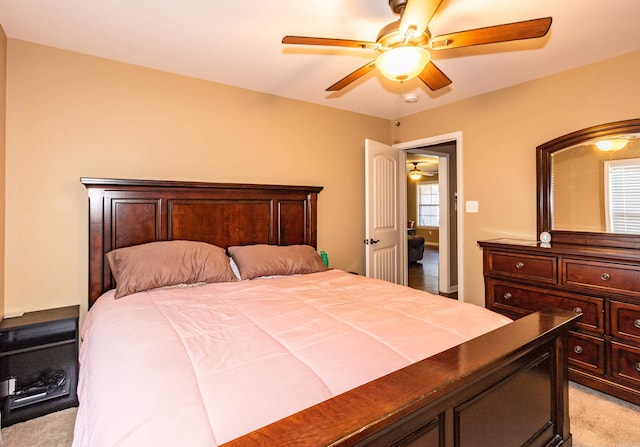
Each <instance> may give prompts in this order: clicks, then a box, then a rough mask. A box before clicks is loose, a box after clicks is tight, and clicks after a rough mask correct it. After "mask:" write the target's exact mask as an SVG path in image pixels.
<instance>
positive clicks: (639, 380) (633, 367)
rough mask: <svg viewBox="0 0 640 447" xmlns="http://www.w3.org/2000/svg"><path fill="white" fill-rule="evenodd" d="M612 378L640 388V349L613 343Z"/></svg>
mask: <svg viewBox="0 0 640 447" xmlns="http://www.w3.org/2000/svg"><path fill="white" fill-rule="evenodd" d="M611 377H613V378H614V379H617V380H620V381H622V382H624V383H626V384H628V385H631V386H632V387H634V388H636V389H638V388H639V387H640V349H638V348H634V347H632V346H628V345H621V344H619V343H616V342H611Z"/></svg>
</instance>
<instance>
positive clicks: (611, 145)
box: [595, 138, 629, 152]
mask: <svg viewBox="0 0 640 447" xmlns="http://www.w3.org/2000/svg"><path fill="white" fill-rule="evenodd" d="M627 143H629V140H627V139H626V138H611V139H604V140H598V141H596V143H595V144H596V147H597V148H598V149H599V150H601V151H604V152H613V151H619V150H620V149H623V148H624V147H625V146H626V145H627Z"/></svg>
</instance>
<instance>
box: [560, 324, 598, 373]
mask: <svg viewBox="0 0 640 447" xmlns="http://www.w3.org/2000/svg"><path fill="white" fill-rule="evenodd" d="M568 349H569V365H570V366H571V367H573V368H578V369H581V370H584V371H588V372H592V373H596V374H604V365H605V354H604V340H602V339H600V338H595V337H591V336H589V335H585V334H577V333H575V332H571V333H570V335H569V347H568Z"/></svg>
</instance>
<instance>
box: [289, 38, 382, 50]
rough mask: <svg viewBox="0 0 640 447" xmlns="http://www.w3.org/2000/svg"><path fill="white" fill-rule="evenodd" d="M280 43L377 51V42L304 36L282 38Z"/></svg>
mask: <svg viewBox="0 0 640 447" xmlns="http://www.w3.org/2000/svg"><path fill="white" fill-rule="evenodd" d="M282 43H286V44H294V45H324V46H327V47H349V48H370V49H373V50H375V49H378V48H380V44H379V43H378V42H368V41H366V40H349V39H331V38H326V37H304V36H284V37H283V38H282Z"/></svg>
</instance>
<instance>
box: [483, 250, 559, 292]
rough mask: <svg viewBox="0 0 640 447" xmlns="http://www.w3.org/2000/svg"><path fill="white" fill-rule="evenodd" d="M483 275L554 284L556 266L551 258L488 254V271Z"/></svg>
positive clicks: (498, 253)
mask: <svg viewBox="0 0 640 447" xmlns="http://www.w3.org/2000/svg"><path fill="white" fill-rule="evenodd" d="M485 273H487V274H489V275H497V276H506V277H511V278H521V279H529V280H534V281H536V282H546V283H552V284H555V283H556V282H557V278H558V264H557V261H556V258H555V257H553V256H534V255H522V254H517V253H501V252H490V253H489V271H488V272H485Z"/></svg>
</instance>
